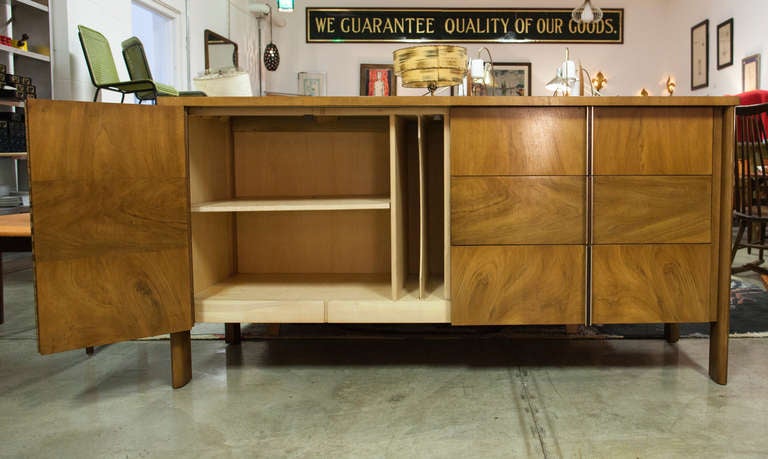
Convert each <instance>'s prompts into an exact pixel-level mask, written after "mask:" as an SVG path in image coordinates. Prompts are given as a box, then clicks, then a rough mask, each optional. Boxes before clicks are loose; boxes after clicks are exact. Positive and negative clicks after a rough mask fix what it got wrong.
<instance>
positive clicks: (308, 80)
mask: <svg viewBox="0 0 768 459" xmlns="http://www.w3.org/2000/svg"><path fill="white" fill-rule="evenodd" d="M298 93H299V94H301V95H302V96H324V95H325V73H318V72H299V90H298Z"/></svg>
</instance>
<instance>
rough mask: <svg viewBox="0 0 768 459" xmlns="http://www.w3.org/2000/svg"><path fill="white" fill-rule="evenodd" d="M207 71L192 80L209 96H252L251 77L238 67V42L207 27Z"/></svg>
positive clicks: (205, 41) (205, 37) (204, 33)
mask: <svg viewBox="0 0 768 459" xmlns="http://www.w3.org/2000/svg"><path fill="white" fill-rule="evenodd" d="M203 39H204V43H205V53H204V54H205V72H203V73H202V74H200V75H198V77H197V78H194V79H193V80H192V82H193V84H194V85H195V88H197V90H199V91H203V92H205V93H206V94H208V95H209V96H251V95H253V92H252V90H251V82H250V77H249V75H248V73H247V72H243V71H241V70H240V69H239V68H238V56H237V43H235V42H234V41H232V40H230V39H228V38H226V37H224V36H222V35H219V34H217V33H216V32H214V31H212V30H208V29H206V30H205V31H204V32H203Z"/></svg>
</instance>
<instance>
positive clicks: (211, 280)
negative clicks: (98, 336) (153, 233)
mask: <svg viewBox="0 0 768 459" xmlns="http://www.w3.org/2000/svg"><path fill="white" fill-rule="evenodd" d="M187 132H188V143H189V177H190V198H191V199H190V203H191V221H192V236H191V238H192V265H193V286H194V294H195V307H196V309H195V313H196V321H198V322H246V321H253V322H266V323H269V322H398V323H403V322H448V321H450V318H449V314H448V302H447V300H446V298H445V294H444V292H445V289H444V278H445V276H444V273H445V271H446V270H445V267H444V266H445V258H446V257H445V251H446V242H445V238H446V237H445V234H446V232H445V221H444V220H445V193H444V186H445V179H444V151H445V148H444V147H445V142H444V117H442V116H439V117H433V116H421V115H413V116H395V115H389V114H383V115H382V114H373V115H371V116H360V115H357V116H352V115H349V116H343V115H341V116H336V115H332V116H325V115H324V116H315V115H300V116H292V115H280V116H270V115H258V116H255V115H254V116H232V117H217V116H204V115H190V116H189V117H188V126H187Z"/></svg>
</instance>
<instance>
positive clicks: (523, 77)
mask: <svg viewBox="0 0 768 459" xmlns="http://www.w3.org/2000/svg"><path fill="white" fill-rule="evenodd" d="M493 81H494V87H493V88H492V89H491V90H490V91H488V93H489V95H492V96H530V95H531V63H530V62H496V63H494V64H493Z"/></svg>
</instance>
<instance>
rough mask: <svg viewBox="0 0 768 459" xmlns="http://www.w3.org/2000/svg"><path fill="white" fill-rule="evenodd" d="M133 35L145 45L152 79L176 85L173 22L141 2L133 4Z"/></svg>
mask: <svg viewBox="0 0 768 459" xmlns="http://www.w3.org/2000/svg"><path fill="white" fill-rule="evenodd" d="M131 20H132V23H131V24H132V26H131V27H132V30H133V35H134V36H136V37H138V38H139V40H141V42H142V44H144V51H145V52H146V54H147V62H148V63H149V69H150V71H151V72H152V78H153V79H154V80H155V81H157V82H158V83H165V84H169V85H175V81H174V69H173V64H174V62H175V56H174V46H173V20H172V19H171V18H170V17H168V16H166V15H164V14H162V13H160V12H158V11H156V10H153V9H151V8H149V7H148V6H147V5H146V4H143V3H140V2H136V1H134V2H131Z"/></svg>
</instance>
